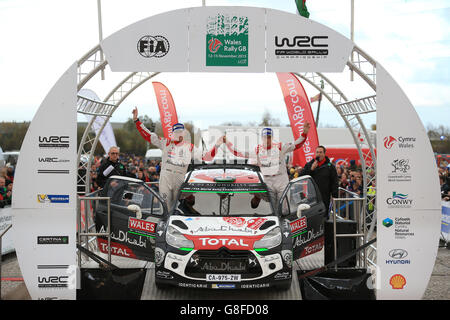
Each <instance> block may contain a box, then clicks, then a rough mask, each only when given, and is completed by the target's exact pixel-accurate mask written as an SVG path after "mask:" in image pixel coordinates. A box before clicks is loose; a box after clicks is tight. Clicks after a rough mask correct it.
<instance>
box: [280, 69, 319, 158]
mask: <svg viewBox="0 0 450 320" xmlns="http://www.w3.org/2000/svg"><path fill="white" fill-rule="evenodd" d="M277 77H278V81H279V83H280V86H281V91H282V93H283V96H284V102H285V104H286V110H287V113H288V116H289V122H290V123H291V128H292V134H293V136H294V140H297V139H298V138H299V137H300V135H301V134H302V133H303V124H304V123H305V122H306V121H307V122H309V123H310V124H311V127H310V129H309V132H308V136H307V138H306V141H305V143H304V144H303V146H302V148H301V149H298V150H295V151H294V158H293V160H292V164H293V165H296V166H297V165H300V166H302V167H304V166H305V164H306V163H307V162H309V161H311V160H312V159H314V154H315V152H316V148H317V146H318V145H319V137H318V135H317V129H316V125H315V121H314V115H313V113H312V110H311V105H310V104H309V100H308V96H307V95H306V92H305V89H304V88H303V86H302V84H301V82H300V80H298V79H297V77H296V76H295V75H293V74H292V73H277Z"/></svg>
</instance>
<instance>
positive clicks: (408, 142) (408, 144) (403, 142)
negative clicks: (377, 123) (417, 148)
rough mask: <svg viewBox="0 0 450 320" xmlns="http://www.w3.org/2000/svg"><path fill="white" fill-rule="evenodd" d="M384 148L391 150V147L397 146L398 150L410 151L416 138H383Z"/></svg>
mask: <svg viewBox="0 0 450 320" xmlns="http://www.w3.org/2000/svg"><path fill="white" fill-rule="evenodd" d="M383 141H384V147H385V148H386V149H388V150H389V149H392V147H393V146H395V145H397V146H398V148H400V149H412V148H414V143H415V142H416V138H414V137H402V136H400V137H397V138H394V137H393V136H388V137H384V139H383Z"/></svg>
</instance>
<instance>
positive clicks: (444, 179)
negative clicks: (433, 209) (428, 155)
mask: <svg viewBox="0 0 450 320" xmlns="http://www.w3.org/2000/svg"><path fill="white" fill-rule="evenodd" d="M438 174H439V185H440V187H441V199H442V200H443V201H450V164H449V165H447V167H440V168H438Z"/></svg>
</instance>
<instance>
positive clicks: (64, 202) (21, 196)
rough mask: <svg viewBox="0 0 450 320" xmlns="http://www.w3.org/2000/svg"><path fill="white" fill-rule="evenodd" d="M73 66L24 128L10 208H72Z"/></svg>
mask: <svg viewBox="0 0 450 320" xmlns="http://www.w3.org/2000/svg"><path fill="white" fill-rule="evenodd" d="M76 67H77V66H76V64H74V65H72V66H71V67H70V68H69V69H68V70H67V71H66V72H65V73H64V74H63V76H62V77H61V78H60V80H59V81H58V82H57V83H56V84H55V86H54V87H53V88H52V90H51V91H50V92H49V93H48V95H47V96H46V97H45V99H44V101H43V102H42V104H41V106H40V107H39V109H38V111H37V112H36V114H35V116H34V118H33V120H32V122H31V124H30V127H29V128H28V131H27V133H26V135H25V138H24V141H23V143H22V147H21V150H20V156H19V159H18V162H17V168H16V173H15V178H14V187H13V188H14V189H13V193H14V197H13V200H12V207H13V208H14V209H16V208H17V209H18V208H43V207H48V208H51V207H54V206H57V207H61V208H73V209H75V208H76V183H77V173H76V169H77V167H78V166H77V163H76V159H77V112H76V108H75V106H76V103H77V96H76V92H77V82H76V79H77V73H76V70H77V69H76ZM55 170H62V171H58V173H56V172H57V171H55ZM59 172H61V173H59ZM67 172H69V173H67ZM30 181H33V183H30ZM54 195H58V199H57V198H56V197H54ZM60 196H61V197H60ZM43 223H44V222H43Z"/></svg>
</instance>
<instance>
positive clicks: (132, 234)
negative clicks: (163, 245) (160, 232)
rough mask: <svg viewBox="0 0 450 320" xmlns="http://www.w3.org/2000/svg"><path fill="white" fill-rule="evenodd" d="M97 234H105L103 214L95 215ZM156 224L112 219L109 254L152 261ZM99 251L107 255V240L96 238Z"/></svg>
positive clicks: (105, 225) (133, 219) (117, 218)
mask: <svg viewBox="0 0 450 320" xmlns="http://www.w3.org/2000/svg"><path fill="white" fill-rule="evenodd" d="M96 225H97V230H98V232H102V233H103V232H106V230H107V225H108V217H107V215H106V214H105V213H103V212H102V213H97V216H96ZM152 230H156V223H153V222H150V221H145V220H139V219H135V218H128V219H121V218H120V217H114V216H113V217H112V222H111V254H112V255H117V256H122V257H126V258H131V259H138V260H145V261H153V260H154V249H153V248H154V244H155V239H154V236H155V234H154V232H153V233H152ZM97 240H98V245H99V248H100V251H101V252H103V253H108V238H106V237H102V238H100V237H97Z"/></svg>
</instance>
